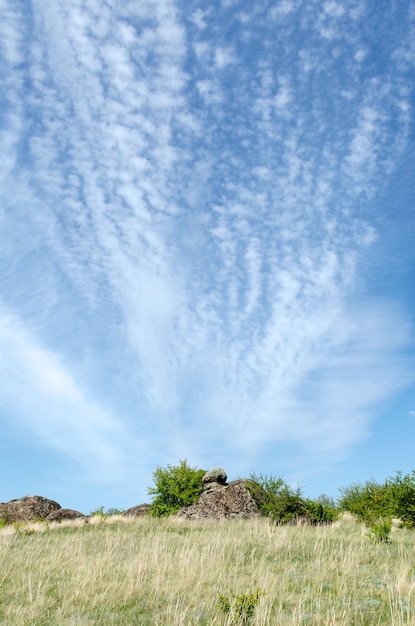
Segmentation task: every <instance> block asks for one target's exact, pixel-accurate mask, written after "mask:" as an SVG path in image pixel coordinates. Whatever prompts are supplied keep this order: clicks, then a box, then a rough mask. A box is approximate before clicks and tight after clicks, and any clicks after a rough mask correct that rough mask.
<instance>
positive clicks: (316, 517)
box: [247, 474, 338, 524]
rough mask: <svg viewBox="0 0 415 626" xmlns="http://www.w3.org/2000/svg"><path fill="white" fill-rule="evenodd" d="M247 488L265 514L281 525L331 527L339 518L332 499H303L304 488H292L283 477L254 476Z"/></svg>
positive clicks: (252, 475)
mask: <svg viewBox="0 0 415 626" xmlns="http://www.w3.org/2000/svg"><path fill="white" fill-rule="evenodd" d="M247 486H248V489H249V490H250V492H251V495H252V497H253V498H254V500H255V501H256V503H257V504H258V508H259V510H260V512H261V513H262V515H265V516H267V517H270V518H271V519H273V520H275V521H276V522H277V523H279V524H290V523H293V522H297V521H304V522H306V523H309V524H329V523H331V522H332V521H333V520H335V519H336V518H337V515H338V512H337V509H336V507H335V505H334V503H333V502H332V501H331V500H330V499H327V497H325V498H323V497H322V498H321V499H320V500H319V499H317V500H310V499H307V498H303V496H302V493H301V489H300V487H297V488H296V489H294V488H292V487H290V485H288V484H287V483H286V482H285V480H284V479H283V478H281V476H266V475H265V476H263V475H262V474H259V475H256V474H251V477H250V479H249V481H248V482H247Z"/></svg>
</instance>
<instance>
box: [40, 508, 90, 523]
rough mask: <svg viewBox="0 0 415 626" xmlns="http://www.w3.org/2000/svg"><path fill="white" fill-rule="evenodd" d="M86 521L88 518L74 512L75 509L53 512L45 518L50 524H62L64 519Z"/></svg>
mask: <svg viewBox="0 0 415 626" xmlns="http://www.w3.org/2000/svg"><path fill="white" fill-rule="evenodd" d="M81 518H83V519H85V520H86V516H85V515H84V514H83V513H80V512H79V511H74V510H73V509H58V510H57V511H52V513H49V515H47V516H46V517H45V520H47V521H48V522H60V521H61V520H63V519H81Z"/></svg>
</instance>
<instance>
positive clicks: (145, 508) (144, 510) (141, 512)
mask: <svg viewBox="0 0 415 626" xmlns="http://www.w3.org/2000/svg"><path fill="white" fill-rule="evenodd" d="M150 507H151V504H139V505H138V506H132V507H131V508H130V509H127V510H126V511H124V513H123V516H125V517H144V516H145V515H149V513H150Z"/></svg>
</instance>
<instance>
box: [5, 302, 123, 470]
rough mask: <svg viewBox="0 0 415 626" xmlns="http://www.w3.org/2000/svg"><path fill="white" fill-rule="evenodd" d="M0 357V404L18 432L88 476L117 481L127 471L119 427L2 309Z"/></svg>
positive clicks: (121, 431) (62, 367)
mask: <svg viewBox="0 0 415 626" xmlns="http://www.w3.org/2000/svg"><path fill="white" fill-rule="evenodd" d="M0 354H1V358H0V373H1V379H2V386H1V391H0V403H1V406H2V408H3V411H7V413H8V414H9V415H11V416H13V418H14V419H15V420H16V424H17V426H18V428H24V430H25V431H26V434H29V433H30V434H31V435H32V436H35V437H36V438H37V440H38V442H39V443H40V444H41V445H43V446H45V447H48V446H50V447H53V448H55V449H56V450H59V451H60V452H63V453H64V454H66V455H68V456H69V457H72V458H73V459H74V460H75V461H76V463H77V464H79V465H80V466H81V467H82V468H83V470H84V472H85V473H86V476H88V477H90V478H91V477H94V478H95V479H97V478H98V477H99V478H98V479H99V480H100V481H102V480H104V481H105V480H108V481H112V480H118V479H119V478H120V477H121V476H122V474H123V471H125V469H126V468H125V466H124V460H123V459H122V457H121V453H122V447H123V440H127V437H126V434H125V431H124V428H123V426H122V425H121V423H119V422H118V421H117V420H115V419H114V418H113V417H112V416H111V415H110V414H108V413H107V412H106V411H105V410H103V409H102V408H100V407H99V406H97V405H96V404H95V403H94V402H93V401H90V400H89V399H88V398H87V396H86V395H85V392H84V391H83V390H82V389H81V387H80V386H79V384H78V382H76V381H75V379H74V378H73V376H72V375H71V374H70V373H69V372H68V371H67V369H66V368H65V367H64V366H63V365H62V364H61V362H60V360H59V359H58V358H57V357H56V356H55V355H54V354H53V353H52V352H50V351H48V350H46V349H44V348H42V347H41V346H40V345H39V344H38V343H37V342H36V340H35V339H34V338H33V337H31V336H30V333H28V332H27V331H26V329H25V328H24V326H23V324H22V323H21V322H20V321H19V320H17V319H16V318H15V317H14V316H12V315H11V314H9V313H6V312H5V311H4V309H3V310H2V311H1V315H0Z"/></svg>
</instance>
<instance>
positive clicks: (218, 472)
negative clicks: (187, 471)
mask: <svg viewBox="0 0 415 626" xmlns="http://www.w3.org/2000/svg"><path fill="white" fill-rule="evenodd" d="M227 478H228V476H227V474H226V472H225V470H224V469H222V468H221V467H215V468H214V469H211V470H209V471H208V472H206V474H205V475H204V476H203V478H202V483H203V485H208V484H209V483H218V484H219V485H223V486H226V484H227V483H226V479H227Z"/></svg>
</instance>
